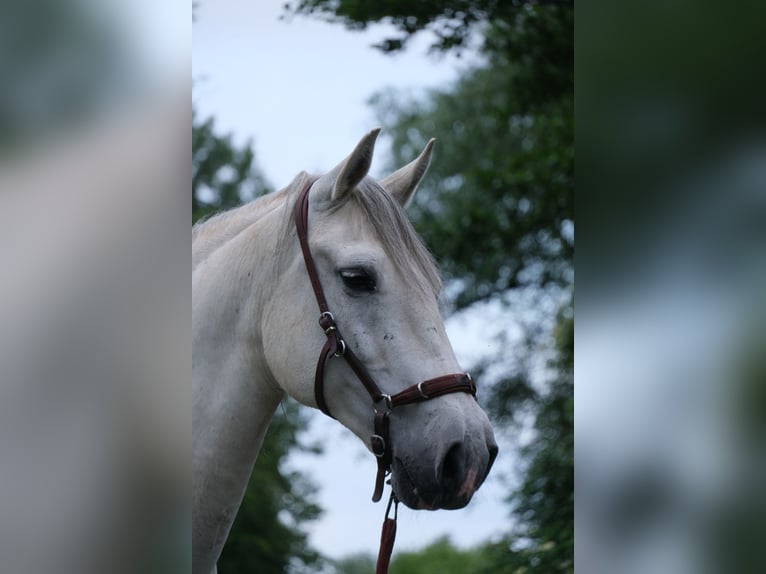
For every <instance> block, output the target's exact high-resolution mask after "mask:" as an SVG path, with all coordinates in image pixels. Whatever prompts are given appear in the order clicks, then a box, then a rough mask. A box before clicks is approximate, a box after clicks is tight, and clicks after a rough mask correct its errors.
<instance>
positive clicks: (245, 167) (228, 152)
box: [192, 110, 268, 222]
mask: <svg viewBox="0 0 766 574" xmlns="http://www.w3.org/2000/svg"><path fill="white" fill-rule="evenodd" d="M267 191H268V186H267V184H266V182H265V179H264V178H263V176H262V175H261V173H260V171H259V170H258V169H257V168H256V167H255V165H254V154H253V150H252V147H251V145H250V143H249V142H248V143H247V144H246V145H245V146H244V147H242V148H237V147H236V146H235V144H234V143H233V142H232V138H231V136H230V135H219V134H217V133H216V129H215V121H214V119H213V118H208V119H206V120H204V121H202V120H200V119H199V117H198V115H197V112H196V110H192V222H195V221H197V220H199V219H200V218H203V217H206V216H208V215H211V214H213V213H217V212H218V211H221V210H224V209H229V208H232V207H236V206H237V205H239V204H240V203H242V202H244V201H249V200H251V199H254V198H256V197H258V196H259V195H263V194H264V193H266V192H267Z"/></svg>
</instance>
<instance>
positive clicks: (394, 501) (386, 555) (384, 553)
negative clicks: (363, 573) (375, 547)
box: [375, 489, 399, 574]
mask: <svg viewBox="0 0 766 574" xmlns="http://www.w3.org/2000/svg"><path fill="white" fill-rule="evenodd" d="M392 505H393V507H394V516H393V518H391V517H389V514H391V506H392ZM398 512H399V499H398V498H396V495H395V494H394V491H393V489H392V490H391V497H390V498H389V499H388V506H387V507H386V518H385V520H384V521H383V528H382V529H381V532H380V551H379V552H378V563H377V565H376V566H375V574H388V564H389V562H391V553H392V552H393V551H394V541H395V540H396V518H397V515H398Z"/></svg>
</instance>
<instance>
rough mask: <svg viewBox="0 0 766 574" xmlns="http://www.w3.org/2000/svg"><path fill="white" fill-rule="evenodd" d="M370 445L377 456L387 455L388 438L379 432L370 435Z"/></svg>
mask: <svg viewBox="0 0 766 574" xmlns="http://www.w3.org/2000/svg"><path fill="white" fill-rule="evenodd" d="M370 446H371V447H372V454H374V455H375V456H376V457H378V458H383V457H384V456H385V455H386V440H385V439H384V438H383V437H382V436H380V435H379V434H374V435H372V436H371V437H370Z"/></svg>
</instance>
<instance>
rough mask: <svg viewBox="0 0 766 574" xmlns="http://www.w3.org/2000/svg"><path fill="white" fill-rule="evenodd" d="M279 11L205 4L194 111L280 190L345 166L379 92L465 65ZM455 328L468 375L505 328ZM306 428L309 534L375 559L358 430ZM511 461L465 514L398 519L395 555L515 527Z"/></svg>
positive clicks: (499, 467) (436, 81)
mask: <svg viewBox="0 0 766 574" xmlns="http://www.w3.org/2000/svg"><path fill="white" fill-rule="evenodd" d="M283 4H284V0H261V1H258V2H239V1H235V0H217V1H215V2H213V1H203V2H202V3H201V6H200V7H199V8H198V10H197V22H196V23H195V24H194V29H193V30H194V32H193V77H194V80H195V88H194V100H195V103H196V106H197V109H198V111H199V112H200V113H201V114H202V116H208V115H212V116H214V117H215V118H216V121H217V126H218V129H219V131H220V132H231V133H233V134H234V136H235V139H236V140H237V141H240V142H243V141H245V140H247V139H250V138H252V139H253V142H254V147H255V153H256V162H257V164H258V166H259V168H260V169H261V170H262V171H263V173H264V174H265V176H266V177H267V179H268V180H269V181H270V183H271V184H272V185H273V186H275V187H276V188H281V187H283V186H284V185H286V184H287V183H289V182H290V180H291V179H292V178H293V176H294V175H295V174H297V173H298V172H299V171H301V170H304V169H305V170H307V171H310V172H311V171H313V172H318V173H321V172H325V171H328V170H329V169H330V168H332V167H333V166H334V165H335V164H337V163H338V162H339V161H340V160H342V159H343V158H344V157H345V156H346V155H347V154H348V153H349V152H350V151H351V150H352V149H353V147H354V145H355V144H356V143H357V141H358V140H359V138H360V137H361V136H362V135H363V134H364V133H365V132H367V131H368V130H370V129H371V128H373V127H376V125H377V124H376V121H375V117H374V113H373V111H372V110H371V108H370V107H369V106H368V105H367V103H366V102H367V100H368V99H369V97H370V96H371V95H373V94H374V93H375V92H377V91H379V90H381V89H383V88H387V87H397V88H404V89H407V90H411V91H413V92H414V93H417V92H420V91H422V90H424V89H426V88H428V87H439V86H446V85H448V84H449V83H450V82H451V81H453V80H454V79H455V78H456V77H457V76H458V74H459V71H460V68H461V66H463V65H464V64H463V63H462V61H461V60H457V59H455V58H454V57H441V58H438V59H436V58H434V57H432V56H428V55H427V54H426V48H427V40H426V39H425V38H424V39H423V41H418V42H416V43H414V44H413V46H412V48H411V49H409V50H408V51H407V52H406V53H405V54H402V55H397V56H393V57H392V56H386V55H383V54H381V53H380V52H378V51H376V50H374V49H372V48H371V47H370V45H371V44H373V43H375V41H377V40H378V39H380V37H381V36H382V34H383V33H384V32H385V29H384V28H383V27H375V28H374V29H372V30H369V31H367V32H365V33H352V32H347V31H346V30H345V29H344V28H343V27H342V26H340V25H330V24H325V23H322V22H318V21H316V20H310V19H306V18H299V19H294V20H292V21H291V22H289V23H288V22H284V21H279V20H278V16H279V14H280V13H281V7H282V5H283ZM382 127H383V130H384V133H385V129H386V126H382ZM435 153H438V144H437V149H436V150H435ZM384 160H385V156H384V155H383V154H380V153H379V154H378V155H377V156H376V160H375V161H373V167H372V171H371V173H372V174H373V175H380V170H381V169H382V166H383V164H384ZM447 327H448V332H449V333H450V337H451V339H452V340H453V344H454V346H455V351H456V354H457V356H458V359H459V360H460V361H461V363H462V364H463V367H464V368H465V367H467V366H468V365H469V364H470V362H471V361H472V360H473V359H475V358H477V357H478V356H480V355H481V354H483V353H486V352H488V351H491V350H492V349H494V343H493V334H494V333H496V332H497V331H498V330H499V329H501V328H502V325H498V324H497V322H496V321H495V325H494V329H489V328H487V327H486V323H485V322H476V321H472V320H467V319H462V318H459V317H458V318H454V319H452V320H450V321H449V322H448V325H447ZM480 385H481V383H480ZM310 432H311V434H312V437H317V436H321V437H322V442H323V443H324V444H325V445H326V446H327V449H326V450H327V453H326V454H325V455H324V456H323V457H321V459H319V460H317V457H313V456H311V457H307V456H303V455H300V456H294V457H292V464H293V465H294V466H295V467H296V468H300V469H302V470H304V471H305V472H306V474H307V475H308V476H310V477H311V478H312V479H313V480H314V481H316V483H317V484H318V485H319V486H320V488H321V490H320V495H319V502H320V504H321V506H322V507H323V508H324V509H325V512H324V515H323V517H322V519H320V520H319V521H317V522H316V523H315V524H313V525H312V527H311V528H310V537H311V538H310V541H311V543H312V544H313V545H314V546H315V547H316V548H317V549H318V550H320V551H321V552H322V553H324V554H325V555H328V556H331V557H340V556H343V555H346V554H349V553H352V552H359V551H366V552H370V553H377V547H378V542H379V537H380V525H381V523H382V520H383V513H384V510H385V507H384V505H383V504H377V505H376V504H373V503H372V502H371V501H370V497H371V494H372V487H373V481H374V477H375V461H374V457H373V456H372V455H371V454H369V452H367V451H366V450H365V449H364V447H363V446H362V444H361V442H359V440H358V439H356V438H355V437H353V436H352V435H351V434H350V432H348V431H346V430H345V429H343V428H342V427H340V425H338V423H337V422H335V421H332V420H330V419H326V418H324V417H322V416H321V415H318V416H315V417H314V418H313V421H312V424H311V429H310ZM511 456H512V454H511V452H510V449H509V448H508V447H505V448H503V445H502V444H501V452H500V456H499V458H498V462H497V463H496V465H495V471H494V475H495V477H494V479H492V478H491V479H490V480H489V481H488V483H487V484H485V485H484V486H483V487H482V489H481V490H480V491H479V493H478V494H477V495H476V497H475V498H474V501H473V502H472V503H471V504H470V505H469V506H468V507H467V508H465V509H463V510H459V511H437V512H425V511H418V512H415V511H411V510H408V509H404V510H403V511H402V512H400V519H399V531H398V535H397V543H396V549H398V550H404V549H416V548H422V547H423V546H425V545H426V544H428V543H429V542H432V541H433V540H434V539H436V538H438V537H440V536H443V535H445V534H449V535H450V536H451V538H452V540H453V541H455V542H459V544H460V545H461V546H469V545H472V544H475V543H478V542H481V541H485V540H487V539H488V538H490V537H491V536H494V535H498V534H500V533H502V532H503V531H505V530H507V528H508V525H509V522H508V517H507V514H508V506H507V504H505V503H504V501H503V498H504V496H505V495H506V494H507V490H506V489H505V488H503V487H502V485H501V484H500V482H499V480H498V475H499V474H500V473H501V472H502V471H508V470H509V469H510V468H511V464H510V462H509V458H510V457H511Z"/></svg>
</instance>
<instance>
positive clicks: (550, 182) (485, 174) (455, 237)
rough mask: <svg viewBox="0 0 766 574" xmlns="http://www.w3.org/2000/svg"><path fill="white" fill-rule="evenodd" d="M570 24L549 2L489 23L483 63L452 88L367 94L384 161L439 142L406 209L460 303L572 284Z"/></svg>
mask: <svg viewBox="0 0 766 574" xmlns="http://www.w3.org/2000/svg"><path fill="white" fill-rule="evenodd" d="M571 26H572V14H571V11H569V12H567V11H566V10H563V9H560V8H558V7H540V8H538V9H534V10H533V9H529V10H525V11H523V12H520V13H519V14H518V15H517V16H516V17H515V18H514V20H513V21H511V22H503V21H499V22H493V23H492V25H491V26H490V27H489V29H488V30H487V41H486V47H485V49H486V50H490V49H491V50H492V51H491V52H488V54H487V55H488V61H487V63H486V64H484V65H482V66H480V67H477V68H474V69H472V70H469V71H467V72H466V73H465V74H464V75H463V77H462V78H461V79H460V80H459V81H458V82H457V83H456V85H455V86H452V87H450V88H449V89H447V90H439V91H433V92H432V93H431V94H429V96H428V97H427V98H426V99H425V100H423V101H408V102H402V101H401V96H400V95H399V94H393V93H390V92H389V93H382V94H378V95H377V96H376V97H375V98H374V99H373V101H372V103H373V105H374V107H375V108H376V109H377V111H378V115H379V118H380V122H381V123H382V124H383V125H386V126H392V127H393V129H389V131H390V132H392V133H393V138H392V139H393V145H392V150H393V161H392V164H393V165H400V164H401V163H403V162H405V161H408V160H409V159H410V158H412V157H413V156H414V155H416V154H417V153H419V151H420V150H421V149H422V147H423V146H424V145H425V143H426V142H427V141H428V139H429V138H430V137H436V138H437V142H438V143H437V148H436V151H435V153H434V158H433V161H432V165H431V168H430V170H429V172H428V175H427V177H426V180H425V181H424V183H423V188H422V190H421V192H420V193H419V194H418V195H417V196H416V200H415V203H414V205H413V206H412V208H411V215H412V217H413V219H414V221H415V223H416V227H417V228H418V230H419V231H420V232H421V234H422V235H423V236H424V238H425V240H426V243H427V244H428V245H429V246H431V248H432V249H433V251H434V254H435V255H436V256H437V259H438V260H439V262H440V264H441V267H442V270H443V272H444V273H445V275H446V277H447V278H448V279H457V280H458V281H455V282H454V283H453V288H454V289H456V291H455V293H456V295H455V303H456V306H457V308H458V309H459V308H462V307H466V306H468V305H471V304H473V303H475V302H477V301H481V300H486V299H490V298H492V297H494V296H497V295H499V294H503V293H505V292H507V291H508V290H509V289H516V288H520V287H529V286H531V287H535V288H544V287H547V286H550V285H558V286H561V285H568V284H569V283H570V282H571V281H572V268H573V256H574V231H573V229H574V227H573V225H574V200H573V190H574V120H573V109H574V108H573V93H572V85H573V84H572V80H571V78H572V61H571V42H572V33H571ZM541 42H542V43H543V44H544V48H535V49H530V48H529V46H537V45H538V43H541ZM567 45H568V48H567ZM525 46H526V50H527V51H528V52H529V53H530V54H531V55H529V56H524V55H523V54H524V49H525V48H524V47H525ZM544 64H545V65H544ZM541 70H543V71H541Z"/></svg>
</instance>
